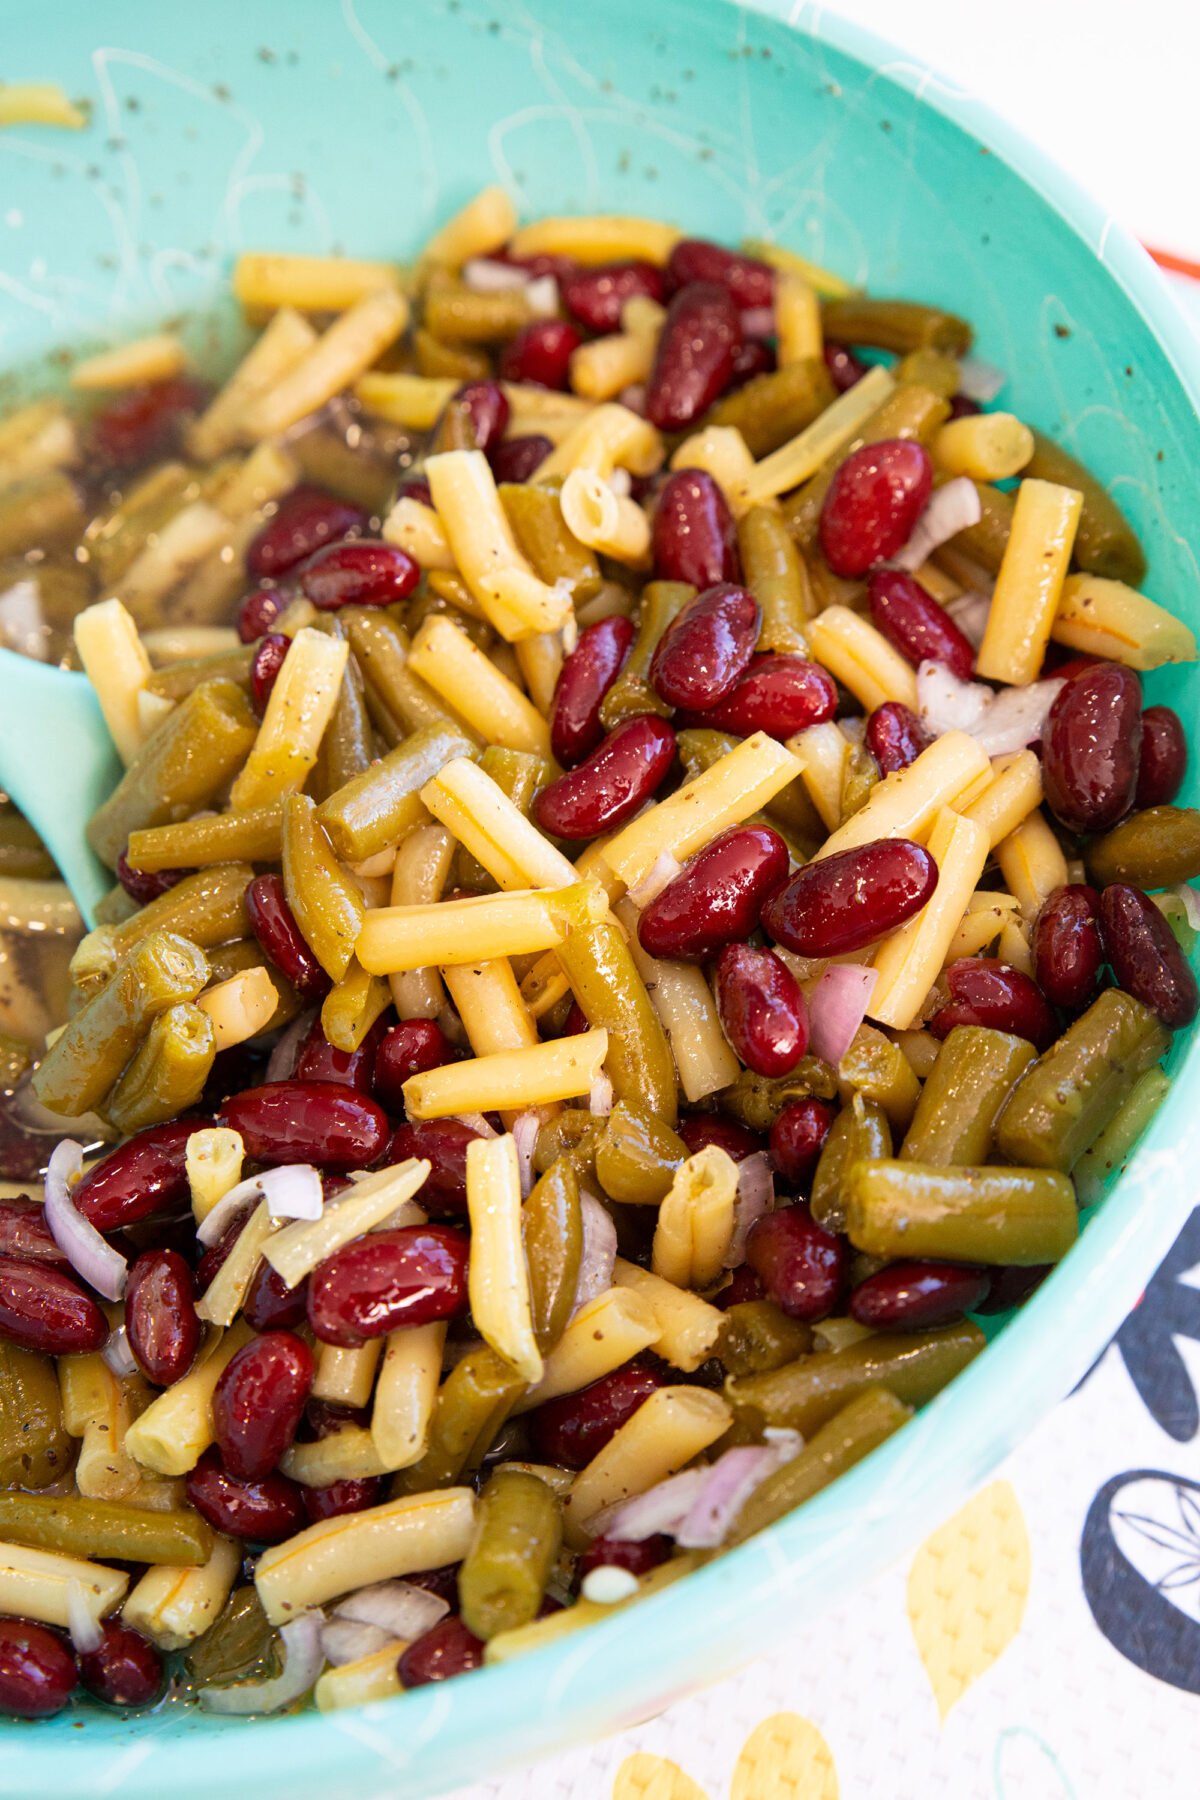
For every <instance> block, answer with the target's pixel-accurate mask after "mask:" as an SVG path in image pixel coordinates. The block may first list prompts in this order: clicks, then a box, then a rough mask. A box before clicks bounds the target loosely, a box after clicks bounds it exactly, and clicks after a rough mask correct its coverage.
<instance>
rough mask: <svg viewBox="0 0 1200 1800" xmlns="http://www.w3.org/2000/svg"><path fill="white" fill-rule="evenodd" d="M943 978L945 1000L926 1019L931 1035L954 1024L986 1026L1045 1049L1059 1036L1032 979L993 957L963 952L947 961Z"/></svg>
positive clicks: (945, 1033) (947, 1031) (943, 1032)
mask: <svg viewBox="0 0 1200 1800" xmlns="http://www.w3.org/2000/svg"><path fill="white" fill-rule="evenodd" d="M942 979H943V980H944V982H945V984H946V987H947V988H948V990H949V993H950V998H949V1000H948V1001H947V1002H946V1004H945V1005H944V1006H940V1007H939V1008H938V1010H937V1012H935V1013H934V1015H933V1017H932V1019H930V1021H929V1029H930V1031H932V1033H933V1035H934V1037H939V1038H944V1037H947V1036H948V1035H949V1034H950V1032H951V1031H953V1029H954V1027H955V1026H956V1025H986V1026H988V1027H989V1028H990V1029H991V1030H992V1031H1008V1032H1011V1033H1012V1035H1013V1036H1014V1037H1023V1038H1028V1040H1029V1042H1030V1043H1031V1044H1033V1045H1034V1046H1035V1048H1037V1049H1038V1050H1045V1049H1047V1048H1048V1047H1049V1046H1050V1045H1051V1044H1052V1043H1053V1042H1054V1040H1055V1038H1056V1037H1057V1036H1058V1021H1057V1019H1056V1018H1055V1016H1054V1009H1053V1008H1052V1007H1051V1005H1050V1003H1049V1001H1048V1000H1047V999H1046V998H1045V996H1044V995H1043V994H1042V992H1041V989H1040V988H1039V987H1038V985H1037V983H1036V982H1035V981H1032V980H1031V979H1030V977H1029V976H1028V975H1023V974H1022V973H1021V971H1020V969H1014V968H1013V967H1012V966H1011V965H1010V964H1009V963H1006V962H1001V961H1000V960H999V959H998V958H997V957H994V956H964V957H962V958H961V959H960V960H959V961H958V962H952V963H948V964H947V965H946V968H945V969H944V970H943V971H942Z"/></svg>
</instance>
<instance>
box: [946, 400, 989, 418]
mask: <svg viewBox="0 0 1200 1800" xmlns="http://www.w3.org/2000/svg"><path fill="white" fill-rule="evenodd" d="M982 411H983V408H982V406H980V404H979V402H978V400H972V398H971V396H970V394H952V395H951V396H950V417H951V418H952V419H972V418H974V417H975V415H976V414H977V413H981V412H982Z"/></svg>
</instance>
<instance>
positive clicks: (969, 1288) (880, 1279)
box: [850, 1262, 991, 1331]
mask: <svg viewBox="0 0 1200 1800" xmlns="http://www.w3.org/2000/svg"><path fill="white" fill-rule="evenodd" d="M990 1285H991V1283H990V1279H989V1277H988V1272H987V1270H986V1269H973V1268H970V1267H969V1266H968V1265H967V1264H966V1263H937V1262H895V1263H889V1264H888V1266H887V1268H886V1269H879V1270H877V1271H876V1273H875V1274H874V1275H868V1276H867V1278H866V1280H865V1281H860V1282H859V1284H858V1286H857V1287H856V1288H855V1289H854V1292H853V1293H852V1294H851V1296H850V1317H851V1318H852V1319H857V1320H858V1322H859V1324H860V1325H869V1326H871V1328H872V1329H873V1330H875V1331H928V1330H930V1329H931V1328H932V1327H933V1326H935V1325H948V1324H949V1323H950V1321H951V1320H952V1319H958V1318H961V1317H962V1315H963V1313H969V1312H974V1311H975V1309H976V1308H977V1307H978V1305H979V1303H980V1301H981V1300H983V1299H985V1298H986V1295H987V1291H988V1288H989V1286H990Z"/></svg>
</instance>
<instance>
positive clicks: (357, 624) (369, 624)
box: [341, 606, 479, 747]
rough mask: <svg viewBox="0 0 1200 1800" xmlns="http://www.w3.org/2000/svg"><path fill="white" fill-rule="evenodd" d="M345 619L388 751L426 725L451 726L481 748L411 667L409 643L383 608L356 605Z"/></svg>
mask: <svg viewBox="0 0 1200 1800" xmlns="http://www.w3.org/2000/svg"><path fill="white" fill-rule="evenodd" d="M341 616H342V619H343V621H344V623H345V626H346V632H347V635H348V637H349V639H350V649H351V652H352V653H353V655H354V658H355V660H356V662H357V663H358V666H359V668H360V669H361V670H362V676H363V681H364V683H365V688H366V702H367V711H368V712H369V713H370V715H371V719H372V721H373V723H374V725H375V729H376V730H377V731H378V733H379V735H380V736H381V737H382V738H383V740H384V742H385V743H386V744H387V745H388V746H389V747H392V746H395V745H397V744H399V743H401V742H402V741H403V740H404V739H405V738H406V737H409V736H410V735H411V734H412V733H413V732H415V731H420V730H421V728H422V726H425V725H442V726H451V727H453V728H454V729H455V730H457V731H460V732H462V734H463V735H464V736H465V737H467V738H469V739H470V741H471V742H472V743H473V744H477V743H478V741H479V740H478V738H477V737H476V735H475V733H474V732H473V731H471V730H470V729H469V727H468V726H467V725H465V724H464V723H463V721H462V720H461V719H459V718H456V717H455V715H454V714H453V713H452V712H451V710H450V708H449V707H447V706H445V705H444V704H443V703H442V701H441V700H439V698H438V696H437V695H436V694H435V693H434V691H433V689H432V688H431V687H430V686H429V684H428V683H427V682H425V681H422V680H421V677H420V676H419V675H414V674H413V672H412V670H411V669H410V668H409V667H408V638H407V635H406V634H405V632H404V631H403V629H402V628H401V627H400V626H399V625H397V624H396V623H395V621H394V620H393V619H391V618H390V617H389V616H388V615H387V614H386V613H385V612H383V611H381V610H380V609H378V608H374V609H372V608H369V607H357V606H347V607H343V609H342V615H341Z"/></svg>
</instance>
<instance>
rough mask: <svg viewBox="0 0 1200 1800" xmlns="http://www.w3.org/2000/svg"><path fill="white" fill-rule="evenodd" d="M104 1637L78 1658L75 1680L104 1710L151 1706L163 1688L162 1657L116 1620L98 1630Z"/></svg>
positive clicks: (140, 1636)
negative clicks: (107, 1707) (77, 1676)
mask: <svg viewBox="0 0 1200 1800" xmlns="http://www.w3.org/2000/svg"><path fill="white" fill-rule="evenodd" d="M101 1630H102V1631H103V1632H104V1637H103V1638H102V1640H101V1642H100V1643H99V1644H98V1645H97V1647H96V1649H95V1650H87V1651H85V1652H84V1653H83V1655H81V1656H80V1658H79V1678H80V1680H81V1681H82V1683H83V1685H84V1687H85V1688H86V1689H87V1691H88V1693H89V1694H91V1696H92V1698H93V1699H95V1700H102V1701H103V1702H104V1704H105V1706H153V1705H154V1702H155V1701H156V1700H159V1699H161V1697H162V1693H163V1690H164V1688H165V1687H166V1685H167V1671H166V1667H165V1665H164V1663H163V1659H162V1653H161V1652H160V1651H159V1650H157V1649H155V1647H154V1645H153V1644H152V1643H151V1642H150V1640H149V1638H144V1637H143V1636H142V1634H141V1632H140V1631H135V1630H134V1629H133V1627H132V1626H131V1625H122V1624H121V1622H120V1620H119V1619H107V1620H106V1621H105V1622H104V1624H103V1625H102V1626H101Z"/></svg>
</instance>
